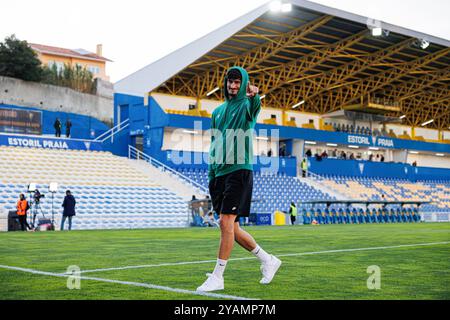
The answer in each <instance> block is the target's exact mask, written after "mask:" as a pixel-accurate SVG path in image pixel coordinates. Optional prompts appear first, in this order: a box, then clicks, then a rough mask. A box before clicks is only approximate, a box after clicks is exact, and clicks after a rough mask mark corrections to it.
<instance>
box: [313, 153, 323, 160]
mask: <svg viewBox="0 0 450 320" xmlns="http://www.w3.org/2000/svg"><path fill="white" fill-rule="evenodd" d="M314 157H315V158H316V161H322V156H321V155H320V154H318V153H317V152H316V154H315V155H314Z"/></svg>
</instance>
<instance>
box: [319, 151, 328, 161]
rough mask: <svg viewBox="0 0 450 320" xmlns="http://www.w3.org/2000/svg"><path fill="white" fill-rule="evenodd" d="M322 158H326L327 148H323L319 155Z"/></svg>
mask: <svg viewBox="0 0 450 320" xmlns="http://www.w3.org/2000/svg"><path fill="white" fill-rule="evenodd" d="M320 156H321V157H322V158H324V159H326V158H328V153H327V150H323V152H322V154H321V155H320Z"/></svg>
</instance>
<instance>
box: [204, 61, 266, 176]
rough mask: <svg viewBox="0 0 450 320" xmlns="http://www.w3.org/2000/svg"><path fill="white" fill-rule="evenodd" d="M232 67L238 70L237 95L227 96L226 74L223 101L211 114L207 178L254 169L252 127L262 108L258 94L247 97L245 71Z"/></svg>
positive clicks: (247, 79) (247, 80) (246, 74)
mask: <svg viewBox="0 0 450 320" xmlns="http://www.w3.org/2000/svg"><path fill="white" fill-rule="evenodd" d="M232 69H237V70H239V71H240V72H241V75H242V81H241V87H240V89H239V92H238V94H237V96H236V97H234V98H232V99H230V97H229V94H228V90H227V81H228V78H227V76H225V79H224V87H225V89H224V92H225V102H224V103H223V104H221V105H220V106H219V107H217V108H216V109H215V110H214V112H213V114H212V117H211V130H212V131H211V147H210V151H209V166H208V171H209V172H208V178H209V181H211V180H212V179H214V178H215V177H220V176H224V175H226V174H229V173H231V172H234V171H237V170H242V169H244V170H250V171H252V170H253V130H254V128H255V124H256V119H257V117H258V114H259V111H260V110H261V99H260V97H259V95H258V94H257V95H255V96H254V97H253V98H248V97H247V85H248V82H249V78H248V73H247V71H245V69H243V68H240V67H232V68H230V70H232ZM230 70H228V72H229V71H230ZM228 72H227V74H228ZM239 137H240V138H243V139H239Z"/></svg>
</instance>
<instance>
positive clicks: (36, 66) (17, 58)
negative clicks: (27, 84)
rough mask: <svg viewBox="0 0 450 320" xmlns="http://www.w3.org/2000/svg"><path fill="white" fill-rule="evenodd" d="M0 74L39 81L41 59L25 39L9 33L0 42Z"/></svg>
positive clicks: (40, 76)
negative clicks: (3, 40)
mask: <svg viewBox="0 0 450 320" xmlns="http://www.w3.org/2000/svg"><path fill="white" fill-rule="evenodd" d="M0 76H6V77H12V78H18V79H22V80H26V81H40V80H41V79H42V68H41V61H40V60H39V59H38V57H37V54H36V53H35V52H34V51H33V49H31V48H30V47H29V46H28V43H27V42H26V41H20V40H18V39H17V38H16V36H15V35H11V36H10V37H6V38H5V42H4V43H0Z"/></svg>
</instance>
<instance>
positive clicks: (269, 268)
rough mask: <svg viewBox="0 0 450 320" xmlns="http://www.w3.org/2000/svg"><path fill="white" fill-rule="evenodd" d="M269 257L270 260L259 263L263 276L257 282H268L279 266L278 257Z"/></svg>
mask: <svg viewBox="0 0 450 320" xmlns="http://www.w3.org/2000/svg"><path fill="white" fill-rule="evenodd" d="M271 257H272V259H271V260H270V261H268V262H263V263H262V264H261V272H262V274H263V278H262V279H261V281H260V282H259V283H261V284H269V283H270V282H271V281H272V279H273V277H274V276H275V274H276V273H277V271H278V269H279V268H280V266H281V260H280V259H278V258H277V257H275V256H273V255H271Z"/></svg>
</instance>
